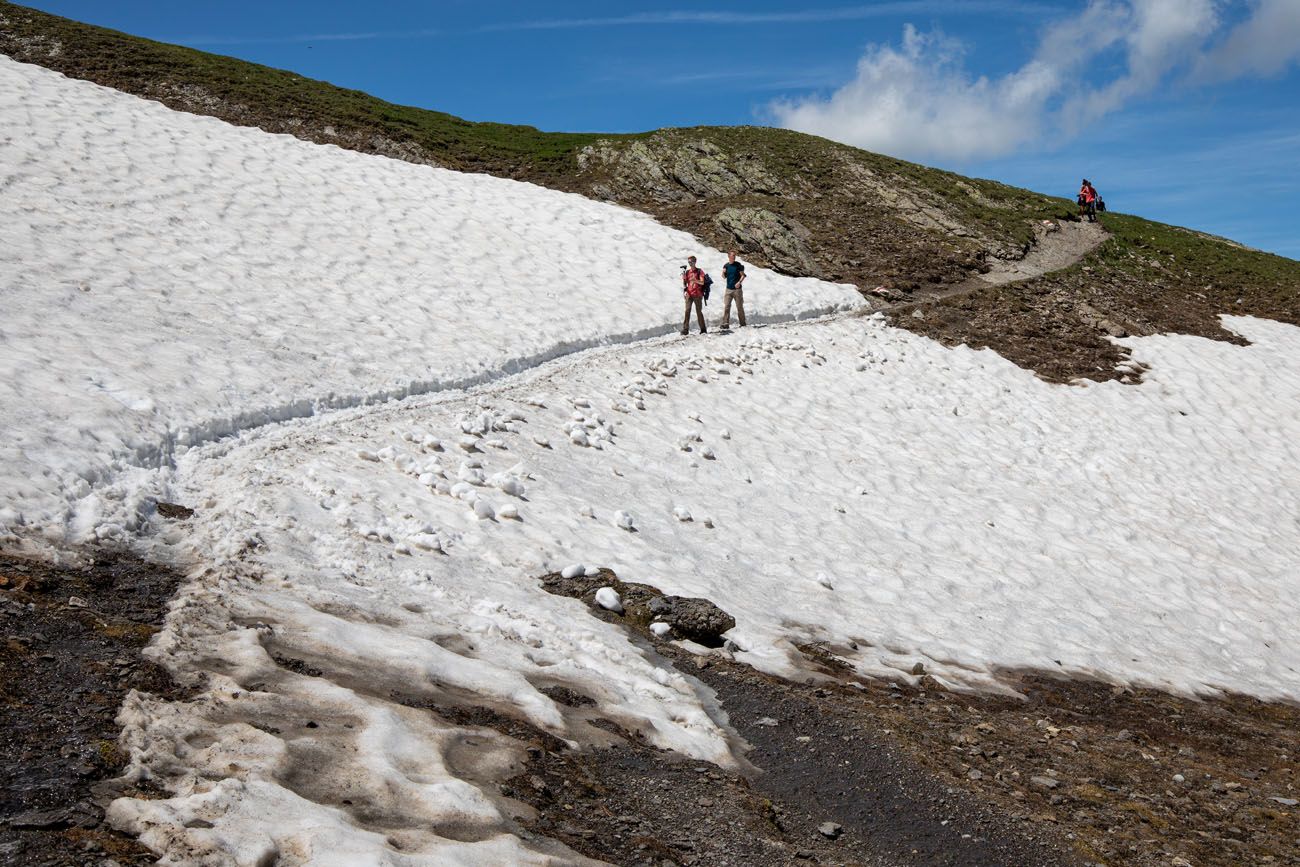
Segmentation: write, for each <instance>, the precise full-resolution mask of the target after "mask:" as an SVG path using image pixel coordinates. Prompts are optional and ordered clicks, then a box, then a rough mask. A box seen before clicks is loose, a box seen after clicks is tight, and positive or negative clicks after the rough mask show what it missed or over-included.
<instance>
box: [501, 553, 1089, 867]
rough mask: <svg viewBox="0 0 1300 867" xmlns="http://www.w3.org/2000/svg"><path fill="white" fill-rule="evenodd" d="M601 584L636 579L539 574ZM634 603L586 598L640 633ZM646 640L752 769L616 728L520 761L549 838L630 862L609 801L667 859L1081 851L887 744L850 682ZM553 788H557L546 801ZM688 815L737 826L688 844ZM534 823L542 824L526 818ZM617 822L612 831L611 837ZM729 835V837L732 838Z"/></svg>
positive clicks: (918, 859) (831, 859)
mask: <svg viewBox="0 0 1300 867" xmlns="http://www.w3.org/2000/svg"><path fill="white" fill-rule="evenodd" d="M601 584H603V585H604V586H611V587H613V586H618V587H620V588H622V591H623V593H625V594H627V595H629V596H631V595H634V594H635V593H637V592H638V590H639V588H641V587H642V586H643V585H636V584H627V583H623V582H619V581H618V580H617V578H616V576H615V575H614V574H613V573H612V572H609V571H604V570H603V571H602V572H601V573H600V574H599V575H596V576H591V577H583V578H575V579H562V578H561V577H560V576H556V575H549V576H546V577H545V578H544V579H543V586H544V587H546V588H547V589H548V590H550V591H551V592H558V593H560V594H561V595H571V596H574V597H575V598H588V600H589V601H588V604H589V605H590V604H594V603H593V602H592V601H590V599H591V597H592V596H593V595H594V590H593V589H592V586H593V585H594V586H600V585H601ZM637 608H638V606H637V605H636V604H632V605H629V606H628V609H627V610H628V615H629V616H626V617H624V616H622V615H619V614H615V613H613V612H611V611H608V610H606V609H603V608H600V607H593V608H592V609H591V610H592V612H593V613H594V614H596V616H598V617H601V618H602V619H606V620H610V621H612V622H623V623H625V624H626V625H628V626H629V627H630V628H632V629H634V630H635V631H637V632H638V634H640V635H642V636H643V637H646V638H649V637H650V636H651V633H650V632H649V631H648V629H647V628H646V620H645V618H644V617H640V616H637V615H636V613H635V611H636V610H637ZM658 649H659V650H660V651H662V653H663V654H664V655H665V657H667V658H668V659H670V660H672V661H673V662H674V663H675V664H676V666H677V667H678V669H679V670H681V671H683V672H685V673H688V674H691V675H693V676H695V677H698V678H699V679H700V680H702V681H703V682H704V683H706V684H707V685H708V686H709V687H711V688H712V689H713V690H714V691H715V692H716V693H717V697H718V700H719V701H720V702H721V704H722V708H723V710H724V711H725V712H726V713H727V714H728V716H729V717H730V723H731V725H732V726H733V727H734V728H735V730H736V731H737V732H738V733H739V734H740V735H741V737H743V738H744V739H745V740H746V741H747V742H748V743H749V744H751V745H752V746H753V750H752V751H751V752H750V753H749V754H748V755H747V756H746V758H747V759H748V761H749V762H751V763H752V764H753V765H755V766H756V767H757V768H758V771H759V772H758V773H757V774H756V775H753V776H752V778H749V779H747V778H746V777H744V776H741V775H738V774H734V773H728V772H725V771H722V770H721V769H719V768H714V767H712V766H707V765H704V764H703V763H690V762H683V761H681V760H680V759H677V758H675V757H673V756H672V755H671V754H666V753H660V752H659V751H657V750H652V749H649V748H647V747H646V746H645V745H644V744H642V743H641V742H639V741H638V740H637V739H635V738H630V737H629V738H627V746H626V747H620V748H618V749H616V750H615V751H613V752H610V751H601V750H594V751H584V752H581V753H577V754H563V755H559V756H554V757H551V758H550V760H549V761H546V762H535V763H534V765H533V766H530V772H532V773H533V774H535V775H538V776H539V777H540V779H541V780H542V782H543V783H544V786H539V785H537V784H536V783H529V785H531V791H530V789H529V787H528V786H527V785H517V786H516V789H517V790H518V791H517V793H516V794H517V796H518V797H521V798H522V799H524V800H527V801H528V802H529V803H531V804H532V805H533V806H534V807H536V808H538V809H539V810H541V811H542V813H543V816H544V817H550V818H551V819H552V820H553V821H555V822H559V823H560V826H559V831H560V832H561V833H562V835H563V836H562V839H564V842H566V843H568V844H569V845H570V846H572V847H573V848H575V849H578V850H579V851H583V852H584V853H585V854H590V855H593V857H602V858H611V859H612V860H615V862H616V863H620V864H635V863H644V861H643V860H642V859H643V858H644V857H645V856H644V855H643V854H642V853H643V852H645V851H646V850H637V851H635V852H631V853H629V852H627V851H625V850H620V851H617V852H610V851H602V850H601V849H600V848H599V847H601V846H603V845H605V842H604V841H606V840H607V839H608V837H609V835H610V834H611V833H612V832H613V831H615V830H619V827H618V826H619V818H618V814H619V813H623V814H625V815H624V816H623V824H625V825H626V826H627V828H628V830H629V831H634V832H635V833H632V834H631V836H633V837H635V838H637V839H639V840H640V841H641V843H643V844H645V845H646V847H647V849H650V850H651V851H650V854H654V855H656V857H657V858H661V859H662V858H669V860H670V861H671V863H704V864H724V863H730V864H787V863H798V862H800V861H804V862H807V861H813V862H816V863H824V864H898V865H909V864H917V865H920V864H927V865H930V864H933V865H969V867H976V865H980V867H984V865H988V867H992V865H1007V867H1012V865H1015V867H1031V865H1038V864H1041V865H1067V864H1072V863H1082V861H1081V860H1080V859H1076V858H1075V856H1074V854H1073V852H1072V851H1071V850H1070V849H1069V848H1068V847H1067V846H1066V845H1065V844H1064V842H1063V838H1061V835H1059V834H1058V833H1057V832H1056V830H1055V829H1052V828H1046V829H1038V828H1032V827H1028V826H1024V825H1022V824H1021V823H1019V822H1017V821H1014V820H1012V819H1010V818H1008V817H1006V816H1005V815H1002V814H1000V812H999V811H997V810H994V809H989V807H988V806H987V805H985V804H983V803H982V802H981V799H979V798H978V797H974V796H972V795H971V794H970V793H969V792H967V791H966V790H964V789H961V788H958V787H955V786H952V785H950V784H949V783H948V782H946V781H945V780H943V779H942V778H941V777H939V776H936V775H934V774H932V773H931V772H930V771H929V770H927V769H926V768H925V767H923V766H922V765H920V764H919V763H918V762H917V761H916V760H915V759H914V758H913V757H911V756H910V755H908V754H907V753H906V752H904V751H901V750H900V749H898V745H897V744H896V743H894V742H893V740H892V739H891V738H890V737H889V736H888V734H887V733H883V734H882V733H881V731H880V728H879V727H878V726H876V725H872V724H870V721H869V720H866V719H864V718H863V717H862V716H861V715H860V714H859V713H858V712H857V709H856V707H855V706H854V703H855V702H856V701H857V700H858V696H857V695H856V694H853V693H851V692H849V691H848V688H847V687H841V686H829V685H828V686H818V685H807V684H793V683H789V682H786V681H782V680H777V679H775V678H770V677H766V676H764V675H760V674H758V673H757V672H755V671H754V670H753V669H751V668H749V667H748V666H746V665H740V664H737V663H735V662H733V661H731V660H730V659H729V658H728V657H729V654H726V652H725V651H722V652H721V653H722V655H720V656H716V657H697V656H694V655H692V654H691V653H689V652H687V651H685V650H683V649H681V648H680V647H678V646H676V645H674V644H671V643H663V644H660V645H658ZM845 699H851V701H848V702H846V701H845ZM692 765H694V767H693V768H692V767H691V766H692ZM692 771H694V773H695V774H696V776H692ZM548 775H549V776H548ZM557 780H558V781H560V785H559V788H558V789H557V787H556V785H555V783H556V781H557ZM565 780H568V781H569V785H568V786H567V787H565V786H564V784H563V781H565ZM575 787H576V789H575ZM557 791H558V792H561V793H563V795H564V796H565V797H563V798H561V799H560V800H559V801H558V802H557V801H555V799H554V793H555V792H557ZM570 791H573V792H574V794H570ZM539 792H540V793H541V794H540V795H539V794H538V793H539ZM547 792H550V793H552V797H551V798H550V799H548V798H546V797H543V796H542V795H545V794H546V793H547ZM584 798H586V799H587V803H585V804H583V803H581V801H582V800H583V799H584ZM575 801H577V802H579V803H577V804H575ZM660 802H662V806H660V805H659V804H660ZM566 804H567V806H566ZM606 810H608V811H609V812H608V813H607V812H605V811H606ZM692 815H695V816H698V817H700V818H696V819H695V820H694V821H695V826H694V827H695V828H697V829H698V827H699V825H700V824H701V823H702V822H705V820H707V822H706V823H705V827H710V828H712V826H714V825H717V826H720V827H725V828H739V829H741V831H742V833H741V836H740V838H739V840H736V841H733V840H732V839H731V838H730V837H728V836H726V835H725V834H719V833H718V832H717V831H716V830H715V831H714V835H716V836H714V835H710V838H709V839H712V840H714V841H715V842H716V843H717V844H718V845H717V846H716V847H715V848H710V849H707V850H704V851H701V850H699V849H698V845H699V841H692V840H690V832H688V831H687V830H686V829H687V828H690V827H692V826H691V825H690V824H689V823H690V821H691V818H690V817H691V816H692ZM633 819H635V821H631V820H633ZM827 823H829V824H827ZM823 828H825V829H826V830H825V831H823V830H822V829H823ZM538 830H542V831H544V832H551V833H553V832H554V831H555V830H556V829H555V828H554V827H543V826H540V825H539V826H538ZM627 836H628V832H627V831H625V833H624V837H623V838H621V839H626V837H627ZM665 840H666V841H669V842H668V843H667V848H666V850H653V849H651V847H650V844H649V843H648V842H647V841H658V842H659V843H663V842H664V841H665ZM672 841H676V843H678V844H682V845H674V842H672ZM584 844H585V845H586V847H587V848H583V845H584ZM687 844H689V845H687ZM737 845H741V846H742V847H741V848H738V849H737V848H734V847H735V846H737ZM593 847H594V848H593ZM674 849H676V850H677V855H676V858H675V860H674V858H673V850H674ZM656 853H657V854H656ZM614 855H618V856H619V857H617V858H613V856H614ZM629 855H631V856H633V857H631V858H629ZM688 856H689V859H691V860H688ZM693 859H702V860H693ZM654 863H659V862H658V861H655V862H654Z"/></svg>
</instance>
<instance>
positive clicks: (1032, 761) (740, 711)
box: [570, 607, 1300, 867]
mask: <svg viewBox="0 0 1300 867" xmlns="http://www.w3.org/2000/svg"><path fill="white" fill-rule="evenodd" d="M591 612H592V613H593V615H595V616H597V617H600V618H602V619H605V620H609V621H611V622H622V623H623V624H624V625H626V626H627V627H628V628H629V629H631V630H633V631H635V632H636V633H637V634H638V635H640V636H642V638H644V639H645V640H647V641H653V640H654V639H653V636H651V635H650V634H649V633H648V632H646V631H644V627H643V626H642V625H641V624H640V623H638V622H636V620H635V619H626V618H621V617H619V616H618V615H616V614H614V613H612V612H610V611H607V610H604V609H601V608H595V607H593V608H592V609H591ZM656 650H657V651H658V652H659V653H661V654H662V655H663V656H664V657H666V658H668V659H671V660H672V661H673V662H674V664H675V665H676V666H677V667H678V668H679V670H682V671H684V672H687V673H689V674H691V675H693V676H695V677H697V678H698V679H700V680H701V681H703V682H704V683H705V684H707V685H708V686H709V687H711V688H712V689H713V690H714V691H715V693H716V695H717V698H718V700H719V701H720V703H721V705H722V708H723V710H725V711H726V712H727V713H728V715H729V717H730V722H731V724H732V725H733V726H734V727H735V729H736V731H737V732H738V733H739V734H740V735H741V736H743V737H744V738H745V739H746V740H747V741H748V742H749V743H750V744H752V745H753V747H754V749H753V751H752V752H751V753H750V754H749V755H748V759H749V760H750V761H751V762H752V763H753V764H755V765H756V766H758V767H759V768H760V769H761V770H762V772H763V773H761V774H760V775H758V776H757V777H755V778H753V779H752V780H751V781H750V784H751V786H752V788H753V790H754V791H755V792H757V793H758V794H760V795H762V796H763V797H765V798H767V799H768V800H770V801H771V802H772V804H773V805H774V809H775V810H776V811H777V813H778V814H779V815H781V817H782V823H781V827H782V831H783V833H786V834H789V835H790V838H791V839H794V840H796V841H801V840H805V839H807V834H806V833H804V832H806V831H807V830H808V829H809V828H812V829H814V830H815V828H816V826H817V825H818V824H820V822H822V821H826V820H830V821H834V822H836V823H838V824H840V825H841V826H842V827H843V835H842V836H841V837H840V840H839V841H837V844H839V843H840V841H847V840H859V841H862V843H863V844H864V846H866V847H867V849H868V851H872V853H873V855H884V856H886V857H889V858H892V859H893V860H892V861H890V863H901V864H909V863H916V864H966V863H969V864H981V865H983V864H1003V863H1005V864H1016V865H1020V864H1025V865H1028V864H1035V863H1044V864H1069V863H1079V864H1089V863H1091V864H1107V865H1121V864H1122V865H1138V867H1147V865H1151V867H1154V865H1164V867H1169V865H1198V867H1199V865H1223V867H1228V865H1240V864H1260V865H1264V864H1269V865H1300V804H1297V803H1296V802H1297V801H1300V759H1298V758H1297V757H1298V756H1300V707H1297V706H1295V705H1290V704H1279V703H1266V702H1261V701H1257V700H1255V699H1251V698H1248V697H1244V696H1227V697H1221V698H1213V699H1204V700H1195V699H1189V698H1184V697H1179V696H1174V695H1170V694H1168V693H1164V692H1160V691H1157V690H1144V689H1129V688H1123V687H1113V686H1111V685H1109V684H1104V683H1098V682H1095V681H1079V680H1063V679H1058V678H1054V677H1052V676H1049V675H1045V674H1042V673H1032V672H1031V673H1020V672H1008V673H1006V675H1005V677H1004V681H1005V682H1006V683H1007V684H1008V685H1010V686H1011V687H1013V688H1014V689H1016V690H1017V691H1018V692H1019V693H1020V694H1021V696H1022V698H1016V697H1006V696H996V695H988V694H969V693H953V692H949V691H947V690H945V689H943V688H942V687H941V686H940V685H939V684H938V683H937V682H936V681H934V680H933V678H930V677H928V676H924V674H923V672H918V673H917V674H918V675H921V676H920V677H919V681H918V683H917V684H915V685H913V684H909V683H897V684H894V683H885V682H881V681H867V680H862V679H860V678H854V677H852V676H851V668H850V667H849V666H848V664H847V663H846V662H844V661H843V660H842V659H840V658H839V657H838V656H837V655H836V654H835V652H834V649H833V648H829V647H826V646H822V645H809V646H807V647H805V648H802V650H803V651H804V653H805V655H806V656H807V657H808V660H809V666H810V672H811V673H812V674H811V676H810V678H809V682H808V683H804V684H798V683H791V682H788V681H783V680H778V679H775V678H770V677H767V676H765V675H762V674H759V673H758V672H756V671H754V670H753V669H751V668H749V667H748V666H745V665H741V664H738V663H736V662H734V661H732V660H731V659H730V656H729V654H727V653H726V652H725V651H712V653H711V655H709V656H694V655H692V654H691V653H689V652H687V651H686V650H684V649H682V648H681V647H679V646H677V645H675V644H671V643H659V644H657V645H656ZM584 815H585V814H584ZM572 822H573V820H572V819H571V820H570V823H571V824H572ZM963 834H970V835H971V836H970V837H969V838H966V837H963V836H962V835H963ZM912 849H915V850H917V851H916V852H915V853H912V852H911V850H912ZM849 855H850V853H849V852H848V851H847V850H842V849H834V848H832V849H830V850H829V852H827V851H825V850H818V852H817V857H819V858H821V857H825V858H831V859H832V860H830V861H828V862H827V863H851V860H848V861H846V860H833V859H834V858H841V859H844V858H848V857H849ZM909 857H910V858H912V860H908V858H909ZM963 859H969V860H963ZM627 863H635V862H627ZM755 863H784V862H782V861H780V860H773V861H770V862H762V861H759V862H755ZM867 863H870V862H867Z"/></svg>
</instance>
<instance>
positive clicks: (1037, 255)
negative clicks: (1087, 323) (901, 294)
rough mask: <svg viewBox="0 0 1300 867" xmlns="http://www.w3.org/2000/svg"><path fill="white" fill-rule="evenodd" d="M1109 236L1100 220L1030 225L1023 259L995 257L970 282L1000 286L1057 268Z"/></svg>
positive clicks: (1062, 266)
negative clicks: (1029, 242) (1031, 229)
mask: <svg viewBox="0 0 1300 867" xmlns="http://www.w3.org/2000/svg"><path fill="white" fill-rule="evenodd" d="M1048 226H1055V227H1056V228H1048ZM1109 237H1110V233H1108V232H1107V231H1106V230H1105V229H1104V228H1102V225H1101V223H1084V222H1078V223H1072V222H1065V221H1059V222H1050V223H1040V224H1038V225H1036V226H1035V227H1034V246H1033V247H1032V248H1031V249H1030V250H1029V252H1028V253H1026V254H1025V257H1024V258H1023V259H1008V260H1001V259H999V260H996V261H995V263H994V265H993V270H992V271H989V272H988V273H987V274H980V275H979V276H977V277H974V278H972V281H971V282H973V284H975V285H980V284H982V285H985V286H1000V285H1002V284H1003V283H1014V282H1016V281H1019V280H1031V279H1033V278H1034V277H1041V276H1043V275H1044V274H1048V273H1051V272H1052V271H1060V270H1061V269H1062V268H1068V267H1070V266H1071V265H1073V264H1074V263H1076V262H1078V261H1079V260H1080V259H1082V258H1083V257H1084V256H1086V255H1088V254H1089V253H1091V252H1092V251H1093V250H1095V249H1097V247H1099V246H1101V244H1102V242H1104V241H1105V240H1106V239H1107V238H1109ZM963 285H964V284H963Z"/></svg>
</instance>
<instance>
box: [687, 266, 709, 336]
mask: <svg viewBox="0 0 1300 867" xmlns="http://www.w3.org/2000/svg"><path fill="white" fill-rule="evenodd" d="M704 279H705V278H704V272H703V271H702V270H700V269H699V268H697V267H696V266H695V257H694V256H688V257H687V258H686V267H685V268H683V269H682V297H683V298H685V299H686V315H685V316H684V317H683V318H682V334H690V333H691V307H692V306H693V307H694V308H695V318H696V319H698V320H699V323H700V333H701V334H707V333H708V330H709V329H708V326H706V325H705V324H704Z"/></svg>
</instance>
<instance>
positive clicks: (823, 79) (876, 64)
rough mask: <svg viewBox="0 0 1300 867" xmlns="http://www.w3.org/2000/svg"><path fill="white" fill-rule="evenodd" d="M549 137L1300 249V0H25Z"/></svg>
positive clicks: (1296, 253) (1293, 251)
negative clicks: (750, 153) (1010, 200)
mask: <svg viewBox="0 0 1300 867" xmlns="http://www.w3.org/2000/svg"><path fill="white" fill-rule="evenodd" d="M23 2H27V3H28V4H29V5H32V6H35V7H37V8H40V9H43V10H45V11H48V12H53V13H55V14H59V15H65V16H68V17H71V18H76V19H78V20H82V21H89V22H91V23H94V24H100V25H103V26H107V27H113V28H116V29H119V30H125V31H127V32H130V33H135V34H139V35H142V36H148V37H151V38H154V39H159V40H163V41H167V42H177V43H181V44H185V45H190V46H193V47H195V48H200V49H203V50H206V51H214V52H218V53H222V54H230V55H234V56H236V57H241V58H245V59H248V60H253V61H256V62H259V63H265V64H269V65H272V66H278V67H283V68H287V69H293V70H296V71H298V72H300V73H302V74H304V75H308V76H311V77H314V78H321V79H325V80H328V81H332V82H334V83H336V84H340V85H343V86H347V87H353V88H358V89H361V90H365V91H367V92H370V93H373V94H375V95H378V96H381V97H383V98H385V99H388V100H392V101H394V102H399V103H405V104H411V105H419V106H425V107H428V108H436V109H439V110H442V111H449V112H451V113H453V114H457V115H460V116H462V117H466V118H470V119H473V120H495V121H504V122H515V123H528V124H532V125H535V126H538V127H541V128H543V129H552V130H559V129H563V130H596V131H630V130H644V129H653V128H656V127H661V126H684V125H694V124H749V123H762V124H771V125H784V126H791V127H793V128H797V129H803V130H805V131H808V132H813V133H817V134H821V135H826V136H828V137H830V138H836V139H838V140H841V141H847V142H849V143H851V144H856V145H859V146H862V147H867V148H869V149H871V150H877V151H881V152H884V153H890V154H894V155H896V156H901V157H904V158H908V159H915V160H917V161H919V162H925V163H927V164H930V165H939V166H943V167H944V168H949V169H953V170H955V171H959V172H962V173H964V174H972V175H977V176H981V177H991V178H995V179H997V180H1002V181H1006V182H1008V183H1012V184H1016V185H1018V186H1027V187H1030V188H1032V189H1036V190H1041V191H1043V192H1050V193H1055V194H1059V195H1066V196H1068V195H1071V194H1072V193H1073V191H1074V190H1075V189H1077V186H1078V181H1079V178H1080V177H1083V176H1087V177H1089V178H1090V179H1092V180H1093V182H1094V183H1095V184H1096V185H1097V187H1098V188H1099V189H1100V190H1101V191H1102V193H1103V195H1104V196H1105V197H1106V199H1107V201H1108V203H1109V204H1110V205H1111V206H1112V207H1113V208H1114V209H1116V210H1122V211H1126V212H1132V213H1137V214H1141V215H1143V216H1147V217H1151V218H1153V219H1157V220H1163V221H1166V222H1171V223H1176V224H1179V225H1186V226H1192V227H1195V228H1199V229H1203V230H1205V231H1209V232H1213V233H1216V234H1221V235H1225V236H1228V237H1231V238H1234V239H1236V240H1239V241H1242V242H1243V243H1246V244H1249V245H1251V246H1256V247H1260V248H1262V249H1266V250H1270V251H1273V252H1277V253H1281V254H1283V255H1287V256H1291V257H1292V258H1300V217H1297V216H1296V202H1297V200H1298V199H1300V172H1297V166H1298V165H1300V62H1298V61H1300V0H1077V2H1076V0H1042V2H1020V0H879V2H857V3H852V2H848V3H835V2H832V0H826V2H824V3H823V2H817V0H813V2H808V3H796V2H793V0H743V2H740V0H712V2H704V3H694V4H691V3H685V2H678V3H673V2H626V3H616V2H587V0H577V2H556V3H549V4H543V3H538V2H524V0H428V2H415V0H393V2H372V3H368V4H358V3H355V2H343V0H313V2H301V0H276V2H266V0H261V2H256V3H254V2H247V0H226V2H223V3H221V4H209V3H192V4H177V3H162V2H144V0H118V2H114V3H103V2H102V0H23Z"/></svg>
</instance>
